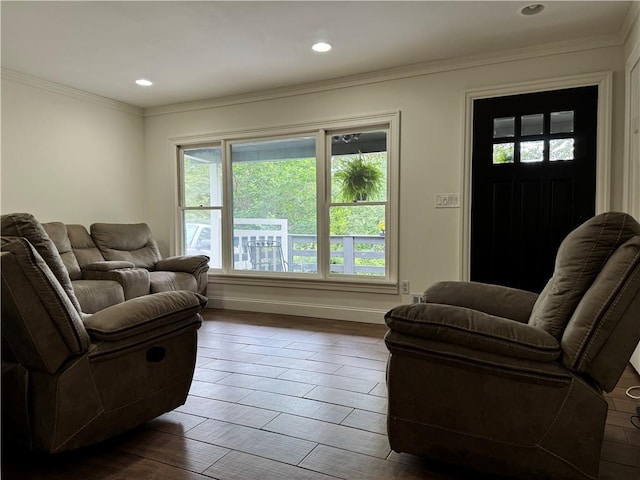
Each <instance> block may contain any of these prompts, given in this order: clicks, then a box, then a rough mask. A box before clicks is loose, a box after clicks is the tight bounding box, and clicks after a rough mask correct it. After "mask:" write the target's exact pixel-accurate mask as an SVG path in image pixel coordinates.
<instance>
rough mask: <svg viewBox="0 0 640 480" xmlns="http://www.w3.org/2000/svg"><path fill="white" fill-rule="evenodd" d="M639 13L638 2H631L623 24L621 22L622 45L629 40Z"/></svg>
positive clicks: (639, 3)
mask: <svg viewBox="0 0 640 480" xmlns="http://www.w3.org/2000/svg"><path fill="white" fill-rule="evenodd" d="M639 13H640V2H637V1H635V2H631V5H630V6H629V10H628V11H627V15H626V16H625V17H624V22H622V28H621V29H620V39H621V42H622V43H623V44H624V43H626V42H627V40H628V39H629V35H630V34H631V30H632V29H633V26H634V25H635V23H636V22H637V21H638V14H639Z"/></svg>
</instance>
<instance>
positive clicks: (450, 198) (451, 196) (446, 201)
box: [436, 193, 460, 208]
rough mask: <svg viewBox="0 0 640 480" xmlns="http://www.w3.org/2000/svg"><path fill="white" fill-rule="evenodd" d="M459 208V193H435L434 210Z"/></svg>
mask: <svg viewBox="0 0 640 480" xmlns="http://www.w3.org/2000/svg"><path fill="white" fill-rule="evenodd" d="M459 206H460V194H459V193H436V208H458V207H459Z"/></svg>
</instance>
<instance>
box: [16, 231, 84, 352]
mask: <svg viewBox="0 0 640 480" xmlns="http://www.w3.org/2000/svg"><path fill="white" fill-rule="evenodd" d="M18 231H19V232H20V228H19V227H18ZM20 233H22V232H20ZM21 238H23V240H24V242H26V243H27V245H28V247H27V245H25V244H24V243H23V244H21V247H22V248H24V249H25V250H26V251H27V260H28V261H29V263H30V264H31V266H33V267H34V270H35V271H36V274H37V275H38V276H39V277H40V278H41V279H42V280H43V281H44V282H45V283H46V284H47V285H48V286H49V287H50V288H51V289H52V290H53V291H54V295H53V297H54V300H55V302H54V304H55V307H56V308H57V310H58V313H59V314H60V315H61V316H62V317H63V318H65V319H67V321H66V322H64V325H59V323H58V322H54V323H55V325H56V327H57V328H60V327H62V330H66V331H67V332H68V333H70V334H71V337H72V338H73V339H74V340H75V347H76V349H77V350H78V351H82V350H83V348H82V341H81V340H80V336H79V334H78V332H76V331H75V329H74V328H71V326H70V325H69V323H71V322H73V319H72V318H71V316H70V315H69V312H66V309H65V308H64V307H63V306H62V301H61V300H60V298H59V296H58V292H56V289H55V287H54V285H53V284H52V283H51V281H50V280H49V278H48V277H47V275H45V274H44V272H43V271H42V269H41V268H40V267H39V266H38V264H37V263H36V261H35V255H34V252H35V247H33V246H32V245H31V243H30V242H29V241H28V240H27V239H26V238H25V237H21ZM43 261H44V259H43ZM45 264H46V262H45ZM20 269H21V270H23V269H22V267H21V268H20ZM52 273H53V272H52ZM25 276H26V275H25ZM54 276H55V275H54ZM27 279H28V277H27ZM29 284H31V285H32V286H33V284H32V283H31V282H30V281H29ZM60 286H61V287H62V285H60ZM62 290H63V292H64V288H62ZM64 294H65V295H66V292H64ZM65 343H66V342H65ZM76 353H77V352H76Z"/></svg>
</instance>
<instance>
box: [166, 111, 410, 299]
mask: <svg viewBox="0 0 640 480" xmlns="http://www.w3.org/2000/svg"><path fill="white" fill-rule="evenodd" d="M354 129H355V130H357V129H363V130H376V129H384V130H386V132H387V162H388V166H387V169H388V170H387V199H386V202H382V203H386V216H385V275H384V277H382V276H379V277H377V276H362V275H344V274H340V275H336V274H331V273H330V271H329V270H330V266H329V256H330V247H329V242H330V235H329V211H330V206H331V205H332V203H331V191H330V190H331V183H330V175H331V171H330V166H331V148H330V141H331V132H334V131H337V130H354ZM296 136H314V137H315V138H316V212H317V216H316V221H317V238H318V252H317V255H318V257H317V260H318V269H317V270H318V271H317V273H315V274H308V273H305V274H300V273H296V272H286V273H283V272H261V271H251V270H234V268H233V208H232V207H233V203H232V202H233V199H232V186H233V178H232V175H231V172H232V169H231V145H232V144H233V143H245V142H251V141H268V140H272V139H278V138H292V137H296ZM399 138H400V112H399V111H394V112H385V113H378V114H370V115H365V116H359V117H350V118H344V119H333V120H327V121H323V122H314V123H309V124H304V125H287V126H281V127H275V128H270V129H256V130H246V131H228V132H219V133H213V134H204V135H197V136H189V137H177V138H171V139H170V140H169V141H170V144H171V152H172V155H171V157H172V163H173V164H174V165H175V166H176V168H175V170H174V171H175V172H176V174H175V178H174V181H175V183H174V185H176V184H177V186H178V190H177V198H176V199H175V203H174V204H175V205H176V215H174V216H173V218H174V229H173V230H174V232H175V237H174V238H175V241H174V242H173V245H172V246H173V248H172V250H173V253H174V254H180V252H183V251H184V247H185V246H184V245H183V238H184V235H183V229H184V225H183V218H184V211H185V210H190V209H205V210H218V209H220V210H221V214H222V236H223V238H222V268H220V269H214V268H211V269H210V270H209V281H210V282H212V283H224V284H234V285H255V286H273V287H294V288H295V287H299V288H310V289H318V290H343V291H356V292H370V293H387V294H397V293H398V260H399V253H398V234H399V229H398V227H399V222H398V217H399V201H398V197H399V188H398V187H399V172H400V156H399V153H400V148H399ZM197 147H216V148H217V147H219V148H220V149H221V155H222V189H223V192H222V195H221V198H222V205H221V206H220V207H212V206H207V207H185V205H184V189H185V188H184V163H183V153H182V152H183V151H184V150H188V149H192V148H197ZM176 157H177V161H176ZM321 246H322V248H321Z"/></svg>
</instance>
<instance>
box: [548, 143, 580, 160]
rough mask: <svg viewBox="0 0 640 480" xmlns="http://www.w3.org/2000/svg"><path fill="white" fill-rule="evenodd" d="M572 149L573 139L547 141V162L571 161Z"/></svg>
mask: <svg viewBox="0 0 640 480" xmlns="http://www.w3.org/2000/svg"><path fill="white" fill-rule="evenodd" d="M573 148H574V139H573V138H559V139H555V140H549V160H551V161H552V162H556V161H558V160H573Z"/></svg>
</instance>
